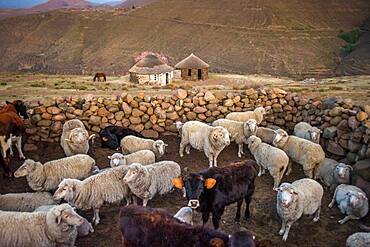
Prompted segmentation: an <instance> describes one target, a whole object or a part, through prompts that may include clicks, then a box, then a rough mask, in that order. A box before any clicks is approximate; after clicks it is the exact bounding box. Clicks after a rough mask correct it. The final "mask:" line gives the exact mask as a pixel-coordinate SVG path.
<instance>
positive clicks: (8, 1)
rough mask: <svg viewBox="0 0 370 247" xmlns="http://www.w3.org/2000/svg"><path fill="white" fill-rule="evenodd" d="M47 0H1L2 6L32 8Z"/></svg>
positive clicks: (0, 4) (101, 1)
mask: <svg viewBox="0 0 370 247" xmlns="http://www.w3.org/2000/svg"><path fill="white" fill-rule="evenodd" d="M45 2H47V0H0V8H30V7H32V6H35V5H37V4H40V3H45ZM89 2H94V3H106V2H112V0H90V1H89Z"/></svg>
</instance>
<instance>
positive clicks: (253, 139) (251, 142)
mask: <svg viewBox="0 0 370 247" xmlns="http://www.w3.org/2000/svg"><path fill="white" fill-rule="evenodd" d="M261 143H262V140H261V138H259V137H257V136H254V135H253V136H250V137H249V138H248V140H247V145H248V149H249V150H250V151H251V152H253V150H254V149H255V147H257V146H258V145H259V144H261Z"/></svg>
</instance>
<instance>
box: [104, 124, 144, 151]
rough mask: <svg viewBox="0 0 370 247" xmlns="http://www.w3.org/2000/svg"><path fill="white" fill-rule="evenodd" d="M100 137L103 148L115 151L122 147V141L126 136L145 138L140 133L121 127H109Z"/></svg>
mask: <svg viewBox="0 0 370 247" xmlns="http://www.w3.org/2000/svg"><path fill="white" fill-rule="evenodd" d="M99 135H100V139H101V147H102V148H110V149H113V150H116V149H117V148H119V147H120V144H121V140H122V139H123V138H124V137H125V136H129V135H133V136H137V137H142V138H143V135H142V134H140V133H139V132H137V131H135V130H132V129H129V128H124V127H120V126H107V127H105V128H104V129H102V130H101V131H100V133H99Z"/></svg>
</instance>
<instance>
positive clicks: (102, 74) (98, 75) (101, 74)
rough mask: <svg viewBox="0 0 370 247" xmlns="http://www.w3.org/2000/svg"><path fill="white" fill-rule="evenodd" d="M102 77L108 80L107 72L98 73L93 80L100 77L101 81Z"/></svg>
mask: <svg viewBox="0 0 370 247" xmlns="http://www.w3.org/2000/svg"><path fill="white" fill-rule="evenodd" d="M100 78H103V81H107V77H106V76H105V73H96V74H95V76H94V79H93V80H94V81H96V79H98V81H101V80H100Z"/></svg>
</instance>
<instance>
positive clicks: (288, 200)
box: [274, 183, 298, 208]
mask: <svg viewBox="0 0 370 247" xmlns="http://www.w3.org/2000/svg"><path fill="white" fill-rule="evenodd" d="M274 190H275V191H277V192H278V194H277V203H279V204H280V205H282V206H283V207H286V208H287V207H289V206H290V205H292V204H293V203H294V202H295V201H296V200H297V197H298V192H297V190H296V189H295V188H294V186H293V185H292V184H290V183H282V184H281V185H280V186H279V188H277V189H274Z"/></svg>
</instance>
